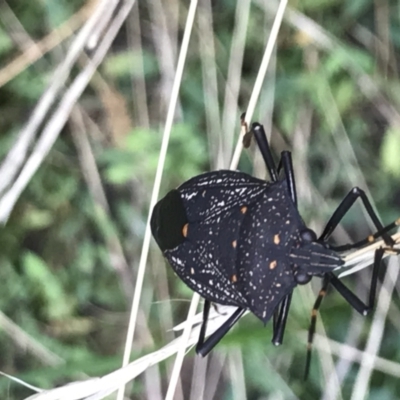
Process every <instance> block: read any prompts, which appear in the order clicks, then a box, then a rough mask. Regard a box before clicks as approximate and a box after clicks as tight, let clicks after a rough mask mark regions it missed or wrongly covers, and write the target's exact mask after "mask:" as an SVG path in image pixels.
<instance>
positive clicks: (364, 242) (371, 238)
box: [330, 218, 400, 252]
mask: <svg viewBox="0 0 400 400" xmlns="http://www.w3.org/2000/svg"><path fill="white" fill-rule="evenodd" d="M399 225H400V218H398V219H397V220H396V221H394V222H392V223H391V224H389V225H387V226H385V227H384V228H383V229H382V230H380V231H378V232H376V233H374V234H373V235H369V236H368V237H367V238H365V239H363V240H360V241H358V242H356V243H349V244H344V245H341V246H330V247H331V249H332V250H335V251H337V252H341V251H347V250H351V249H358V248H361V247H363V246H365V245H367V244H369V243H372V242H373V241H374V240H375V239H377V238H379V237H381V236H383V234H385V233H387V232H389V231H391V230H392V229H394V228H396V227H397V226H399ZM393 250H394V251H396V249H393Z"/></svg>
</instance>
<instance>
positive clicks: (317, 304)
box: [304, 275, 330, 381]
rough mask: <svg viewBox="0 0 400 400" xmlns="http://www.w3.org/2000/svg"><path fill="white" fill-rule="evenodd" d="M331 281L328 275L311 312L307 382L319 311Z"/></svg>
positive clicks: (306, 370) (306, 368) (305, 372)
mask: <svg viewBox="0 0 400 400" xmlns="http://www.w3.org/2000/svg"><path fill="white" fill-rule="evenodd" d="M329 281H330V278H329V275H326V277H325V278H324V281H323V284H322V287H321V289H320V291H319V293H318V297H317V299H316V300H315V303H314V307H313V309H312V311H311V322H310V327H309V328H308V341H307V357H306V367H305V369H304V380H305V381H306V380H307V378H308V375H309V372H310V365H311V355H312V344H313V340H314V334H315V328H316V326H317V314H318V309H319V307H320V306H321V303H322V300H323V298H324V297H325V295H326V291H327V290H328V286H329Z"/></svg>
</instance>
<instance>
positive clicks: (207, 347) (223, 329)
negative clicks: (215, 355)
mask: <svg viewBox="0 0 400 400" xmlns="http://www.w3.org/2000/svg"><path fill="white" fill-rule="evenodd" d="M245 311H246V309H245V308H238V309H237V310H236V311H235V312H234V313H233V314H232V315H231V316H230V317H229V318H228V319H227V320H226V321H225V322H224V323H223V324H222V325H221V326H220V327H219V328H218V329H217V330H216V331H215V332H214V333H213V334H212V335H211V336H210V337H209V338H207V340H206V341H204V337H205V328H204V334H203V337H202V334H201V331H200V337H199V342H198V343H197V346H196V353H197V354H200V355H201V356H202V357H205V356H206V355H207V354H208V353H209V352H210V351H211V350H212V349H213V348H214V347H215V346H216V345H217V344H218V342H219V341H220V340H221V339H222V338H223V337H224V336H225V335H226V334H227V333H228V332H229V330H230V329H231V328H232V327H233V325H235V324H236V322H238V321H239V319H240V317H241V316H242V315H243V314H244V312H245ZM207 317H208V316H207ZM203 326H204V321H203V325H202V327H201V329H202V330H203ZM201 340H202V341H201Z"/></svg>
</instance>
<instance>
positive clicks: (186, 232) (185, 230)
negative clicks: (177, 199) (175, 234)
mask: <svg viewBox="0 0 400 400" xmlns="http://www.w3.org/2000/svg"><path fill="white" fill-rule="evenodd" d="M188 229H189V224H185V225H183V228H182V235H183V236H184V237H187V234H188Z"/></svg>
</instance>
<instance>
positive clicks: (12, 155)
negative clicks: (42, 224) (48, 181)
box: [0, 0, 113, 222]
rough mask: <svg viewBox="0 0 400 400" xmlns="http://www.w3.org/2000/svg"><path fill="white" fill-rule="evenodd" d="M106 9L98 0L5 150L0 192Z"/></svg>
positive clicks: (31, 140)
mask: <svg viewBox="0 0 400 400" xmlns="http://www.w3.org/2000/svg"><path fill="white" fill-rule="evenodd" d="M110 11H111V12H112V11H113V10H112V9H110V7H109V4H108V1H107V0H102V1H101V2H100V3H99V5H98V6H97V8H96V9H95V11H94V12H93V14H92V15H91V17H90V18H89V19H88V21H87V22H86V24H85V25H84V26H83V28H82V29H81V30H80V32H79V33H78V35H77V37H76V39H75V40H74V41H73V43H72V44H71V46H70V48H69V50H68V52H67V54H66V56H65V59H64V61H63V63H62V64H60V65H59V66H58V67H57V69H56V70H55V71H54V74H53V78H52V80H51V83H50V85H49V86H48V88H47V89H46V91H45V92H44V93H43V95H42V96H41V98H40V100H39V101H38V103H37V105H36V107H35V109H34V110H33V112H32V115H31V117H30V119H29V121H28V122H27V124H26V125H25V127H24V128H23V129H22V131H21V132H20V134H19V136H18V138H17V140H16V142H15V144H14V145H13V147H12V148H11V150H10V151H9V152H8V154H7V157H6V158H5V160H4V161H3V162H2V164H1V166H0V176H1V177H2V179H1V180H0V193H3V192H4V190H5V189H6V188H7V187H9V186H10V184H11V183H12V182H14V179H15V177H16V175H17V174H18V171H19V170H20V168H21V166H22V164H23V163H24V162H25V159H26V156H27V153H28V150H29V147H30V146H31V143H32V142H33V140H34V138H35V135H36V132H37V130H38V129H39V127H40V125H41V124H42V123H43V121H44V119H45V118H46V116H47V114H48V112H49V110H50V108H51V107H52V105H53V104H54V102H55V101H56V99H57V97H58V95H59V94H60V92H61V90H62V89H63V87H64V84H65V82H66V80H67V79H68V77H69V74H70V71H71V69H72V67H73V66H74V64H75V61H76V60H77V58H78V57H79V55H80V54H81V52H82V50H83V49H84V47H85V44H86V42H87V40H88V38H89V36H90V34H91V32H92V30H93V29H94V27H95V26H96V24H97V21H98V20H99V18H101V16H102V14H103V13H105V12H106V13H107V12H110ZM35 171H36V169H35ZM24 187H25V186H24ZM21 190H22V189H21ZM11 207H12V206H11ZM10 211H11V209H10V210H8V212H7V213H6V214H4V213H3V217H2V218H0V220H1V221H3V222H4V221H5V220H6V219H7V217H6V215H8V213H9V212H10Z"/></svg>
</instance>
